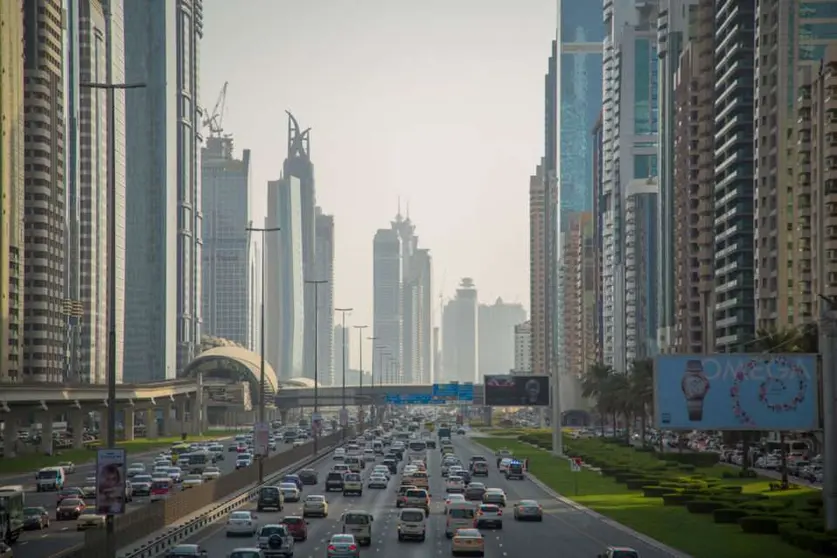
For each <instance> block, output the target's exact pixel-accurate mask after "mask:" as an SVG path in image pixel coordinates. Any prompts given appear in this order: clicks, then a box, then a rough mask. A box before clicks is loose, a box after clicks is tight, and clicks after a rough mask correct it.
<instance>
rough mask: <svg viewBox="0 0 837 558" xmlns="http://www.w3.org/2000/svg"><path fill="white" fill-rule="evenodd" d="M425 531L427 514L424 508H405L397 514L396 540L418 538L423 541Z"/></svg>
mask: <svg viewBox="0 0 837 558" xmlns="http://www.w3.org/2000/svg"><path fill="white" fill-rule="evenodd" d="M426 533H427V516H426V515H425V514H424V510H421V509H418V508H405V509H403V510H401V512H400V513H399V514H398V540H399V541H404V540H407V539H418V540H420V541H422V542H424V538H425V536H426Z"/></svg>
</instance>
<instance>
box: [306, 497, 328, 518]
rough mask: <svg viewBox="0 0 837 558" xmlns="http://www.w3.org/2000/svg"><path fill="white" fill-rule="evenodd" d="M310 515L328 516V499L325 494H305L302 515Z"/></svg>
mask: <svg viewBox="0 0 837 558" xmlns="http://www.w3.org/2000/svg"><path fill="white" fill-rule="evenodd" d="M312 515H318V516H320V517H328V501H327V500H326V498H325V496H319V495H316V494H312V495H310V496H306V498H305V501H304V502H302V517H310V516H312Z"/></svg>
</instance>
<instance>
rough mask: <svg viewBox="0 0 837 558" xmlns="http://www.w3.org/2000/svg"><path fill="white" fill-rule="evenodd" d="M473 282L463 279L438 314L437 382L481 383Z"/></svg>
mask: <svg viewBox="0 0 837 558" xmlns="http://www.w3.org/2000/svg"><path fill="white" fill-rule="evenodd" d="M478 306H479V304H478V299H477V289H476V286H475V285H474V280H473V279H471V278H470V277H465V278H463V279H462V281H461V282H460V283H459V288H458V289H456V296H455V297H454V298H453V299H451V300H450V301H449V302H448V303H447V304H446V305H445V309H444V311H443V312H442V370H443V373H442V377H441V378H438V377H437V378H436V381H437V382H443V383H446V382H460V383H464V382H482V374H481V373H480V364H479V318H478V309H477V307H478Z"/></svg>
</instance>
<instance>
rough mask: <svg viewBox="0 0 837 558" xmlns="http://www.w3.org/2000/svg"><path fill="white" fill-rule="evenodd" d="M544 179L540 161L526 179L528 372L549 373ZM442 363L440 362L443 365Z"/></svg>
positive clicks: (547, 201) (551, 198)
mask: <svg viewBox="0 0 837 558" xmlns="http://www.w3.org/2000/svg"><path fill="white" fill-rule="evenodd" d="M547 187H548V184H547V181H546V177H545V175H544V166H543V163H542V164H540V165H538V167H537V169H536V171H535V174H534V175H532V176H531V177H530V178H529V297H530V298H529V312H530V315H531V318H530V325H531V329H532V372H533V373H534V374H536V375H544V374H549V373H550V368H549V366H550V363H551V362H552V360H551V358H552V357H551V356H550V354H551V353H550V352H551V350H552V338H551V337H550V336H551V335H552V334H551V331H552V329H551V326H550V325H549V324H550V323H551V317H550V311H551V310H550V304H551V303H552V302H551V299H550V297H549V285H550V282H549V274H550V273H551V268H550V263H549V261H548V260H547V258H546V257H545V255H546V253H547V250H548V247H547V242H548V240H549V230H548V224H547V213H548V212H547V204H552V206H553V210H552V214H553V215H554V212H555V209H556V207H557V202H556V201H555V196H548V195H547ZM443 366H444V364H443Z"/></svg>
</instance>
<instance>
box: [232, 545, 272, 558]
mask: <svg viewBox="0 0 837 558" xmlns="http://www.w3.org/2000/svg"><path fill="white" fill-rule="evenodd" d="M263 556H264V553H263V552H262V550H261V549H260V548H254V547H241V548H234V549H233V551H232V552H230V554H229V556H228V557H227V558H262V557H263Z"/></svg>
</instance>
